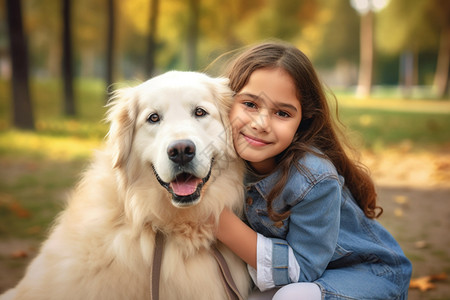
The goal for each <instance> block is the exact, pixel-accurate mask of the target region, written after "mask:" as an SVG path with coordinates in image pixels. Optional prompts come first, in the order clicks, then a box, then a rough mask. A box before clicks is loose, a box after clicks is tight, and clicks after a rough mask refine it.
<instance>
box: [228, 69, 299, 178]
mask: <svg viewBox="0 0 450 300" xmlns="http://www.w3.org/2000/svg"><path fill="white" fill-rule="evenodd" d="M301 118H302V110H301V105H300V100H299V99H298V98H297V91H296V87H295V84H294V81H293V80H292V78H291V76H290V75H289V74H288V73H287V72H286V71H284V70H283V69H281V68H263V69H258V70H256V71H254V72H253V73H252V74H251V75H250V78H249V81H248V83H247V84H246V85H245V86H244V87H243V88H242V90H240V91H239V92H238V93H237V94H236V96H235V100H234V103H233V106H232V108H231V111H230V121H231V126H232V129H233V142H234V147H235V149H236V151H237V153H238V154H239V156H240V157H242V158H243V159H245V160H246V161H248V162H249V163H250V165H251V166H252V167H253V168H254V169H255V170H256V171H257V172H258V173H260V174H266V173H269V172H270V171H272V170H273V169H274V168H275V167H276V165H275V156H276V155H278V154H280V153H281V152H283V151H284V150H285V149H286V148H287V147H288V146H289V145H290V144H291V142H292V140H293V138H294V135H295V132H296V131H297V128H298V126H299V124H300V121H301Z"/></svg>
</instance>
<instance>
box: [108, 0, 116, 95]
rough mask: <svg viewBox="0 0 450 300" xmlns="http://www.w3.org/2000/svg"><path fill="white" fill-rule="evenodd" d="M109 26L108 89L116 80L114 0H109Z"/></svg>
mask: <svg viewBox="0 0 450 300" xmlns="http://www.w3.org/2000/svg"><path fill="white" fill-rule="evenodd" d="M107 5H108V8H107V9H108V28H107V31H108V32H107V41H106V89H107V91H108V93H107V94H109V89H110V87H111V85H112V84H113V82H114V52H115V51H114V50H115V47H114V35H115V31H116V28H115V15H116V14H115V12H116V9H115V3H114V0H108V4H107ZM107 96H108V95H107Z"/></svg>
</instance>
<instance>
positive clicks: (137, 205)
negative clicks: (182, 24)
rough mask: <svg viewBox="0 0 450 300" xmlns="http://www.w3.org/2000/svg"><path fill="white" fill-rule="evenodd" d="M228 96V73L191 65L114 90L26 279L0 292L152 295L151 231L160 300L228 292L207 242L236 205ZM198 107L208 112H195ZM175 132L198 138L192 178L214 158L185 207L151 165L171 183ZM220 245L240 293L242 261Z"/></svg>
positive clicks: (20, 295) (238, 191)
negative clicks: (161, 243) (80, 172)
mask: <svg viewBox="0 0 450 300" xmlns="http://www.w3.org/2000/svg"><path fill="white" fill-rule="evenodd" d="M230 97H231V94H230V91H229V89H228V88H227V81H226V79H218V78H210V77H208V76H206V75H204V74H200V73H194V72H168V73H166V74H163V75H160V76H157V77H155V78H153V79H150V80H149V81H147V82H144V83H142V84H140V85H138V86H136V87H131V88H125V89H121V90H119V91H118V92H117V93H116V94H115V96H114V99H113V101H112V102H111V104H110V109H109V112H108V117H107V119H108V120H109V121H110V123H111V128H110V132H109V134H108V141H107V144H106V147H105V148H104V149H103V150H102V151H99V152H97V153H96V155H95V158H94V159H93V162H92V164H91V166H90V167H89V168H88V169H87V170H86V172H85V174H84V176H83V178H82V180H81V182H80V183H79V184H78V186H77V187H76V189H75V190H74V191H73V193H72V194H71V197H70V199H69V201H68V205H67V208H66V209H65V210H64V211H63V212H62V213H61V214H60V216H59V217H58V219H57V221H56V223H55V225H54V227H53V229H52V231H51V234H50V236H49V238H48V239H47V240H46V241H45V242H44V244H43V245H42V248H41V250H40V253H39V254H38V255H37V257H36V258H35V259H34V260H33V261H32V263H31V264H30V266H29V267H28V269H27V272H26V274H25V276H24V278H23V279H22V280H21V281H20V282H19V284H18V285H17V286H16V287H15V288H14V289H11V290H9V291H7V292H6V293H5V294H3V295H2V296H1V297H0V299H2V300H6V299H22V300H24V299H46V300H50V299H55V300H61V299H66V300H68V299H83V300H89V299H92V300H94V299H95V300H98V299H108V300H112V299H149V298H150V272H151V266H152V259H153V251H154V238H155V230H161V231H162V232H163V233H164V235H165V236H166V243H165V251H164V253H163V262H162V270H161V284H160V286H161V289H160V298H161V299H162V300H172V299H196V300H198V299H208V300H211V299H226V296H225V291H224V288H223V286H222V282H221V280H220V277H219V268H218V265H217V264H216V262H215V260H214V258H213V256H212V255H211V252H210V248H211V245H213V244H215V243H216V240H215V238H214V235H213V232H214V230H215V228H216V226H217V221H218V216H219V213H220V212H221V210H222V209H223V208H224V207H229V208H232V209H234V210H235V211H236V212H237V213H240V212H241V209H242V208H241V207H242V201H243V187H242V178H243V177H242V176H243V165H242V163H241V161H240V160H239V159H238V158H237V157H236V155H235V152H234V150H233V147H232V141H231V137H230V135H231V133H230V128H229V126H230V124H229V121H228V117H227V114H228V111H229V108H230V105H231V100H230ZM199 107H200V108H202V109H204V110H205V111H207V113H208V115H206V116H203V117H200V118H197V117H195V116H194V115H193V114H195V109H196V108H199ZM153 113H158V115H159V116H160V118H161V120H160V122H158V123H157V124H151V123H149V122H148V121H147V119H148V117H149V115H151V114H153ZM176 139H190V140H192V141H193V142H194V143H195V145H196V158H195V159H194V160H193V162H192V164H193V165H195V166H196V168H197V169H196V170H195V172H196V174H198V175H199V177H200V176H205V174H206V173H207V171H208V170H209V168H210V163H211V161H213V163H212V168H211V177H210V179H209V181H208V182H207V183H206V184H205V186H204V187H203V189H202V196H201V200H200V201H199V203H197V204H195V205H192V206H188V207H177V206H176V205H174V204H173V203H172V195H171V194H170V193H169V192H168V191H167V190H166V189H165V188H163V187H162V186H161V184H160V183H159V182H158V181H157V179H156V177H155V174H154V172H153V170H152V165H153V166H154V168H155V170H156V172H157V173H158V174H159V175H160V177H161V179H162V180H164V181H169V179H170V176H172V175H173V174H172V173H173V168H172V169H170V168H169V166H170V161H169V160H168V158H167V147H168V144H169V143H170V142H171V141H173V140H176ZM212 158H214V159H213V160H212ZM171 170H172V171H171ZM171 172H172V173H171ZM171 174H172V175H171ZM218 247H219V249H220V250H221V252H222V253H223V255H224V256H225V259H226V260H227V262H228V264H229V267H230V269H231V272H232V275H233V278H234V280H235V282H236V284H237V286H238V288H239V290H240V292H241V294H242V295H243V296H244V298H246V297H247V294H248V291H249V287H250V281H249V277H248V274H247V269H246V266H245V264H244V263H243V262H242V261H241V260H240V259H238V258H237V257H236V256H235V255H234V254H232V253H231V252H230V251H229V250H228V249H227V248H226V247H224V246H223V245H221V244H220V243H219V245H218Z"/></svg>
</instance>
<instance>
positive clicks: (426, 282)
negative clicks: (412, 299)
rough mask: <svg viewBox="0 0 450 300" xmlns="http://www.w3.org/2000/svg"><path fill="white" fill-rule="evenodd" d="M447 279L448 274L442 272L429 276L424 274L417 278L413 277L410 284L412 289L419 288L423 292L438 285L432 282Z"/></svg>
mask: <svg viewBox="0 0 450 300" xmlns="http://www.w3.org/2000/svg"><path fill="white" fill-rule="evenodd" d="M446 279H447V274H445V273H440V274H434V275H429V276H422V277H418V278H415V279H411V282H410V284H409V288H410V289H419V290H420V291H421V292H425V291H428V290H432V289H435V288H436V285H435V284H433V283H432V282H435V281H442V280H446Z"/></svg>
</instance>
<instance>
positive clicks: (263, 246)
mask: <svg viewBox="0 0 450 300" xmlns="http://www.w3.org/2000/svg"><path fill="white" fill-rule="evenodd" d="M257 236H258V237H257V246H256V270H255V269H254V268H252V267H251V266H250V265H247V268H248V271H249V273H250V276H251V277H252V279H253V282H254V283H255V285H256V286H257V287H258V288H259V290H260V291H262V292H263V291H266V290H269V289H272V288H274V287H275V283H274V280H273V275H272V240H271V239H269V238H266V237H265V236H263V235H261V234H259V233H258V234H257ZM288 274H289V279H290V280H291V282H298V279H299V277H300V266H299V264H298V262H297V260H296V259H295V256H294V251H293V250H292V248H291V247H289V264H288Z"/></svg>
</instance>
